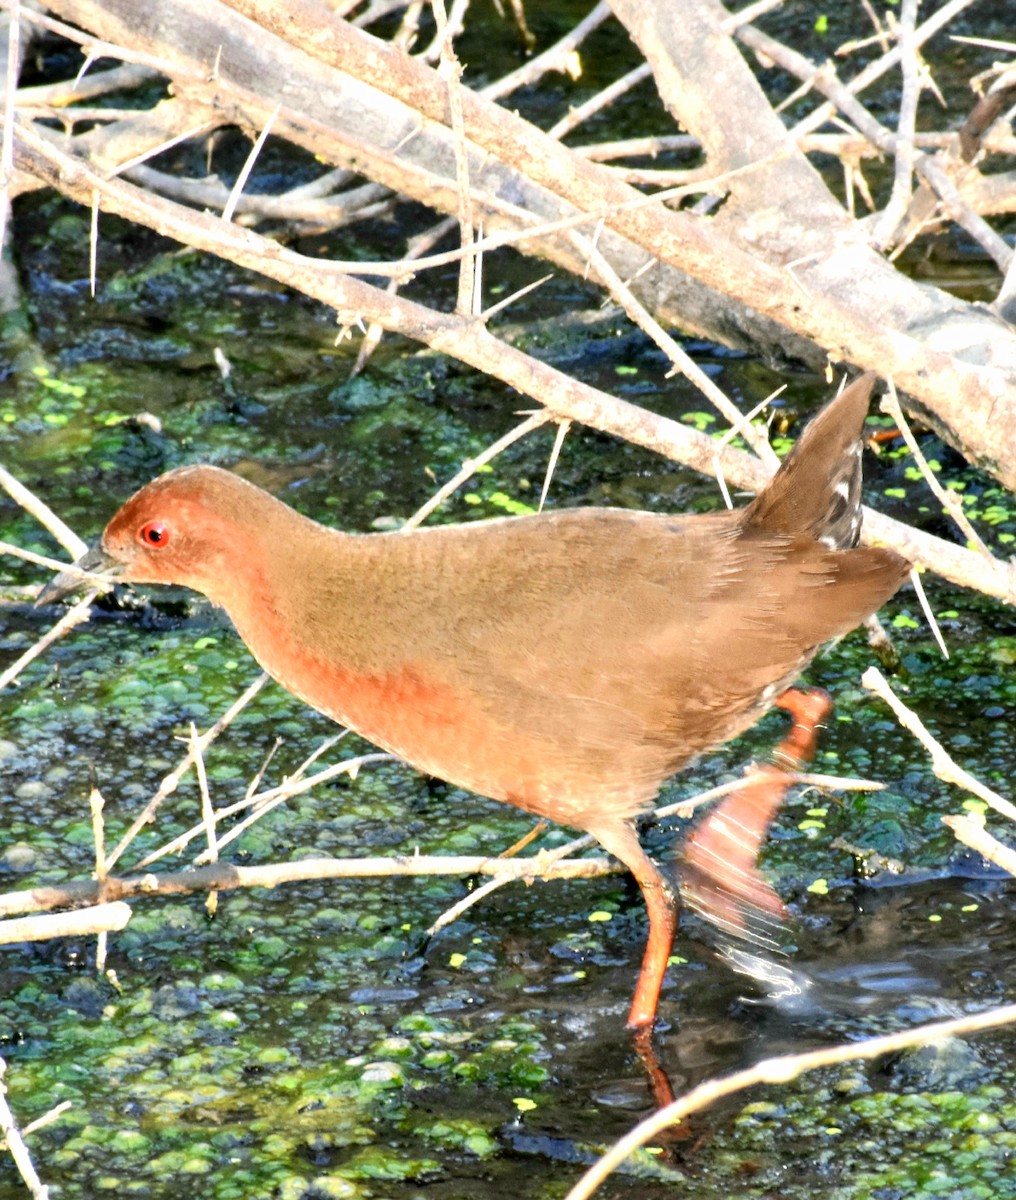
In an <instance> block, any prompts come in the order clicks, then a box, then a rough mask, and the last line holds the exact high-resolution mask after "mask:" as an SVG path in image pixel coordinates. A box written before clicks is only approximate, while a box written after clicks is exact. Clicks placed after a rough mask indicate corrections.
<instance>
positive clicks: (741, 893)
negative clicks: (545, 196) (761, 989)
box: [681, 688, 833, 943]
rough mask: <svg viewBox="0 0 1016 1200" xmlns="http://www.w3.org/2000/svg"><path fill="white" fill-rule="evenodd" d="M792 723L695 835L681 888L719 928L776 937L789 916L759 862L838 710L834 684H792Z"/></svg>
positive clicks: (784, 701) (788, 695) (781, 702)
mask: <svg viewBox="0 0 1016 1200" xmlns="http://www.w3.org/2000/svg"><path fill="white" fill-rule="evenodd" d="M776 704H777V705H778V706H779V707H780V708H783V709H786V710H787V712H789V713H790V715H791V717H792V718H793V722H794V723H793V725H792V726H791V728H790V730H789V732H788V733H787V734H786V736H785V737H784V738H783V739H782V741H781V742H780V743H779V745H778V746H777V747H776V750H775V751H774V754H773V758H774V761H773V762H771V763H765V764H763V765H762V766H758V767H755V768H754V769H753V770H752V771H751V772H750V773H749V774H748V776H747V777H746V779H745V781H744V785H743V786H742V787H741V788H739V789H738V790H737V791H736V792H733V793H732V794H731V795H729V796H728V797H727V798H726V799H725V800H723V801H722V802H721V803H720V804H719V805H718V806H717V807H716V808H714V809H713V811H712V812H711V813H709V815H708V816H707V817H706V818H705V819H704V820H703V821H702V822H701V823H700V824H699V825H697V826H696V827H695V828H694V829H693V830H692V831H691V833H690V834H689V835H688V838H687V841H686V842H685V845H684V851H683V855H682V857H683V868H682V871H681V894H682V897H683V898H684V900H685V902H686V903H687V904H688V905H690V906H691V907H692V908H694V909H695V910H696V911H697V912H699V913H700V914H701V915H702V916H704V917H705V918H706V919H707V920H708V921H711V922H712V923H713V924H714V925H717V926H718V927H719V928H720V929H723V930H725V931H726V932H728V933H732V934H734V935H736V936H739V937H748V938H749V939H750V940H752V941H761V942H767V943H774V938H773V937H772V936H771V932H775V931H776V929H777V928H778V926H779V924H780V922H781V921H782V920H783V919H784V918H785V917H786V909H785V908H784V906H783V901H782V900H781V899H780V898H779V896H778V895H777V894H776V892H775V891H774V890H773V888H772V885H771V884H770V883H769V882H768V880H766V879H765V877H764V876H763V875H762V874H761V872H760V871H759V869H758V856H759V851H760V850H761V847H762V843H763V841H764V840H765V837H766V834H767V833H768V832H769V827H770V825H771V824H772V822H773V819H774V818H775V816H776V814H777V813H778V812H779V810H780V807H781V806H782V804H783V801H784V799H785V798H786V794H787V791H788V789H789V788H790V786H791V783H792V780H791V778H790V775H791V773H793V772H795V771H797V770H799V769H800V767H801V766H803V765H804V764H806V763H808V762H810V761H811V759H812V758H814V756H815V750H816V747H817V743H818V731H819V729H820V727H821V726H822V723H823V722H824V721H825V719H826V717H828V715H829V713H830V712H831V711H832V707H833V706H832V700H831V699H830V698H829V694H828V692H824V691H822V690H821V689H819V688H807V689H805V688H790V689H789V690H787V691H786V692H784V693H783V695H781V696H780V697H779V699H778V700H777V701H776Z"/></svg>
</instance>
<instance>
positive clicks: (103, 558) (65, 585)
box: [35, 545, 124, 608]
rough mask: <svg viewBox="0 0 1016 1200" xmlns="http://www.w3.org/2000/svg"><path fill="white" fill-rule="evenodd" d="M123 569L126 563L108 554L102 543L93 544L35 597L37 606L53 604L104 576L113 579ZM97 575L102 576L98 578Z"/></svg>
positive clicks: (98, 581) (97, 581) (92, 584)
mask: <svg viewBox="0 0 1016 1200" xmlns="http://www.w3.org/2000/svg"><path fill="white" fill-rule="evenodd" d="M123 569H124V564H123V563H122V562H118V561H117V560H116V559H115V558H113V557H112V556H111V555H109V554H107V553H106V551H105V550H103V548H102V546H101V545H96V546H93V547H92V548H91V550H88V551H86V553H84V554H83V555H82V556H81V557H80V558H79V559H78V561H77V562H76V563H74V564H73V565H72V566H70V567H68V568H67V570H66V571H61V572H60V574H59V575H57V576H55V577H54V578H53V579H51V580H50V581H49V583H47V584H46V586H45V587H44V588H43V589H42V591H41V592H40V593H39V595H38V596H37V597H36V599H35V607H36V608H38V607H39V606H40V605H42V604H53V603H54V602H55V601H57V600H62V599H63V598H64V596H69V595H70V594H71V592H77V591H80V590H81V589H82V588H85V587H89V586H95V584H98V583H100V582H101V580H102V578H105V579H108V580H110V581H112V580H114V579H116V578H117V576H118V575H120V574H121V572H122V571H123ZM89 576H91V577H92V578H89ZM96 576H99V577H100V578H96Z"/></svg>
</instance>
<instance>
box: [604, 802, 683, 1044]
mask: <svg viewBox="0 0 1016 1200" xmlns="http://www.w3.org/2000/svg"><path fill="white" fill-rule="evenodd" d="M588 832H589V833H591V834H592V835H593V837H595V838H596V839H597V840H598V841H599V842H600V844H601V845H602V846H603V848H604V850H606V851H607V852H608V853H610V854H613V856H614V857H615V858H618V859H620V860H621V862H623V863H624V865H625V866H626V867H627V868H628V870H629V871H631V873H632V874H633V875H634V876H635V881H636V882H637V883H638V885H639V887H640V888H641V890H642V896H643V899H644V900H645V902H646V910H647V912H648V913H649V936H648V939H647V940H646V949H645V953H644V955H643V956H642V967H641V969H640V971H639V978H638V983H637V984H636V985H635V996H634V998H633V999H632V1002H631V1009H630V1010H629V1012H628V1028H629V1029H637V1030H642V1029H651V1028H652V1026H653V1022H654V1021H655V1020H656V1006H657V1004H658V1002H659V999H660V989H661V988H662V987H663V976H664V975H665V974H666V971H667V960H668V959H669V958H670V951H671V947H672V946H673V944H674V933H675V932H676V930H677V906H676V903H675V898H674V893H673V892H672V891H671V889H670V887H669V885H668V884H667V881H666V880H665V879H664V878H663V876H662V875H661V874H660V872H659V871H658V870H657V868H656V866H655V864H654V863H653V861H652V859H650V857H649V855H648V854H646V852H645V851H644V850H643V849H642V847H641V846H640V845H639V838H638V834H637V833H636V832H635V828H634V826H633V825H631V824H630V823H629V822H627V821H623V822H622V821H618V822H614V823H611V824H609V825H600V826H597V827H596V828H590V829H589V830H588Z"/></svg>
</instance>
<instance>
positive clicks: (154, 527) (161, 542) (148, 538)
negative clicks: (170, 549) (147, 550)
mask: <svg viewBox="0 0 1016 1200" xmlns="http://www.w3.org/2000/svg"><path fill="white" fill-rule="evenodd" d="M138 541H139V542H140V543H141V544H142V546H150V547H151V548H152V549H153V550H161V549H162V548H163V546H166V545H168V544H169V526H168V525H165V524H164V523H163V522H162V521H149V522H148V524H147V525H142V526H141V528H140V529H139V530H138Z"/></svg>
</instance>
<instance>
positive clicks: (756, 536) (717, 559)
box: [37, 374, 909, 1032]
mask: <svg viewBox="0 0 1016 1200" xmlns="http://www.w3.org/2000/svg"><path fill="white" fill-rule="evenodd" d="M874 382H875V378H874V376H873V375H872V374H867V375H864V376H862V377H860V378H859V379H857V380H855V381H854V382H853V383H852V384H850V385H849V386H847V387H846V388H844V389H843V390H842V391H841V392H840V394H839V396H838V397H837V398H835V399H834V400H832V401H831V402H830V403H829V404H827V405H826V406H825V407H824V408H823V409H822V410H821V411H820V412H819V414H818V415H817V416H816V417H814V418H813V419H812V421H811V422H810V423H809V424H808V426H807V427H806V429H805V430H804V432H803V434H802V435H801V437H800V438H799V439H798V441H797V443H796V445H795V446H794V448H793V449H792V450H791V452H790V453H789V455H788V456H787V457H786V458H785V459H784V461H783V462H782V464H781V466H780V467H779V469H778V471H777V473H776V474H775V475H774V476H773V477H772V478H771V479H770V480H769V482H768V483H766V484H765V486H764V487H763V488H762V489H761V490H760V491H759V492H758V494H757V495H756V496H755V498H754V499H753V500H751V501H750V502H749V503H748V504H747V505H745V506H743V507H741V508H737V509H729V510H719V511H716V512H711V513H701V514H674V513H666V512H664V513H655V512H641V511H630V510H624V509H618V508H606V507H580V508H573V509H561V510H557V511H551V512H542V513H536V514H530V515H524V516H513V517H505V518H498V519H492V520H485V521H478V522H472V523H467V524H449V525H440V526H432V527H424V528H419V529H413V530H407V531H393V532H383V533H378V532H372V533H350V532H343V531H340V530H337V529H334V528H329V527H326V526H324V525H321V524H319V523H317V522H315V521H313V520H311V519H309V518H308V517H306V516H303V515H301V514H299V513H297V512H296V511H295V510H294V509H292V508H291V507H289V506H288V505H287V504H285V503H284V502H283V501H281V500H279V499H277V498H275V497H274V496H272V495H270V494H269V493H268V492H266V491H264V490H262V489H260V488H258V487H256V486H254V485H253V484H251V483H249V482H247V481H245V480H244V479H242V478H240V477H239V476H237V475H235V474H233V473H231V472H229V471H226V470H224V469H221V468H219V467H216V466H209V465H191V466H183V467H178V468H176V469H174V470H171V471H168V472H167V473H165V474H163V475H160V476H159V477H158V478H156V479H154V480H153V481H152V482H150V483H148V484H146V485H145V486H144V487H142V488H141V489H140V490H139V491H138V492H136V493H135V494H134V495H133V496H131V497H130V499H128V500H127V501H126V503H124V504H123V506H122V507H121V508H120V509H119V511H118V512H116V514H115V515H114V516H113V517H112V519H111V520H110V521H109V523H108V524H107V526H106V528H105V530H104V532H103V534H102V536H101V539H100V541H99V543H98V544H97V545H96V547H95V548H94V549H93V550H92V551H90V552H89V553H87V554H86V555H85V556H83V557H82V558H81V559H80V560H79V561H78V562H77V564H75V566H76V568H77V571H74V570H71V571H65V572H64V573H62V574H60V575H58V576H57V577H56V578H54V579H53V580H52V581H51V582H50V583H49V585H48V586H47V587H46V588H45V589H44V590H43V591H42V593H41V594H40V596H39V598H38V600H37V603H38V604H45V603H51V602H53V601H54V600H56V599H59V598H61V597H62V596H64V595H67V594H69V593H70V592H71V591H73V590H75V589H77V588H79V587H80V586H81V575H80V571H88V572H92V573H98V574H101V575H104V576H106V577H108V578H110V579H116V580H119V581H123V582H129V583H144V584H173V585H183V586H186V587H188V588H191V589H193V590H195V591H197V592H200V593H203V594H204V595H205V596H206V597H207V598H208V599H209V600H211V601H212V602H213V603H214V604H216V605H219V606H221V607H222V608H223V609H224V610H225V611H226V613H227V614H228V616H229V618H230V619H231V620H232V622H233V624H234V626H235V627H236V630H237V632H238V633H239V635H240V637H241V638H242V639H243V641H244V642H245V643H246V645H247V647H248V649H249V650H250V652H251V654H252V655H253V657H254V658H255V659H256V660H257V661H258V662H259V663H260V664H261V666H262V667H263V668H264V669H265V670H266V671H267V672H268V674H269V675H271V676H272V677H273V678H274V679H276V680H277V681H278V682H279V683H280V684H281V685H282V686H283V687H284V688H286V689H287V690H288V691H290V692H291V693H293V694H294V695H295V696H297V697H298V698H299V699H300V700H302V701H303V702H304V703H306V704H307V705H309V706H310V707H311V708H313V709H316V710H318V711H319V712H321V713H324V714H325V715H326V716H328V717H330V718H332V719H333V720H334V721H336V722H338V723H339V724H340V725H343V726H347V727H348V728H350V729H352V730H355V731H356V732H357V733H358V734H360V735H361V736H362V737H364V738H365V739H366V740H368V741H370V742H373V743H374V744H376V745H377V746H379V747H381V748H383V749H384V750H387V751H389V752H390V753H392V754H393V755H395V756H397V757H398V758H400V759H403V760H404V761H405V762H407V763H409V764H411V765H412V766H413V767H415V768H417V769H418V770H420V771H422V772H425V773H426V774H428V775H431V776H436V777H437V778H439V779H442V780H445V781H447V782H449V783H451V784H453V785H456V786H457V787H461V788H464V789H467V790H468V791H471V792H474V793H479V794H480V795H483V796H488V797H491V798H493V799H494V800H499V801H503V802H505V803H507V804H510V805H514V806H515V807H516V808H519V809H522V810H524V811H526V812H528V813H531V814H535V815H537V816H539V817H541V818H549V819H551V820H553V821H555V822H557V823H559V824H563V825H566V826H571V827H574V828H577V829H580V830H583V831H585V832H587V833H589V834H591V835H592V836H593V837H594V838H596V839H597V840H598V841H599V843H600V844H601V845H602V847H603V848H604V849H605V850H606V851H607V852H609V853H610V854H611V855H613V856H614V857H616V858H617V859H619V860H620V862H621V863H622V864H624V865H625V866H626V867H627V868H628V869H629V870H630V872H631V873H632V875H633V876H634V877H635V880H636V882H637V883H638V885H639V888H640V889H641V892H642V895H643V897H644V900H645V905H646V909H647V912H648V917H649V931H648V937H647V942H646V949H645V952H644V956H643V961H642V965H641V969H640V972H639V978H638V983H637V986H636V989H635V995H634V998H633V1000H632V1004H631V1008H630V1011H629V1014H628V1026H629V1028H630V1029H632V1030H634V1031H636V1032H638V1031H644V1030H645V1029H647V1028H650V1029H651V1027H652V1026H653V1024H654V1022H655V1018H656V1012H657V1006H658V1001H659V996H660V991H661V988H662V984H663V981H664V974H665V971H666V966H667V960H668V958H669V955H670V953H671V949H672V944H673V939H674V935H675V931H676V924H677V902H676V897H675V895H674V892H673V890H672V888H671V887H670V884H669V882H668V880H667V878H666V877H665V875H664V873H663V872H662V871H661V870H660V869H659V868H658V867H657V865H656V864H655V863H654V862H653V860H652V859H651V858H650V857H649V855H648V854H647V853H646V851H645V850H644V849H643V848H642V846H641V844H640V840H639V835H638V831H637V824H636V820H637V818H638V817H639V816H640V814H642V813H644V812H645V811H646V810H647V809H648V808H650V807H651V805H652V802H653V800H654V798H655V796H656V794H657V792H658V790H659V788H660V786H661V784H662V783H663V782H664V781H665V780H666V779H668V778H669V777H670V776H671V775H673V774H675V773H676V772H677V771H679V770H681V769H682V768H683V767H685V766H686V765H687V764H688V763H689V762H691V761H692V760H693V759H694V758H696V757H697V756H698V755H700V754H702V753H703V752H704V751H706V750H708V749H710V748H711V747H715V746H717V745H719V744H721V743H724V742H726V741H729V740H730V739H731V738H733V737H735V736H736V735H737V734H739V733H741V732H742V731H743V730H745V729H746V728H748V727H749V726H750V725H752V724H753V723H754V722H755V721H757V720H758V719H759V718H760V717H761V716H762V715H763V713H764V712H766V711H767V710H768V709H769V708H770V707H771V706H772V705H773V704H774V703H777V702H780V699H781V696H782V695H783V694H784V692H785V690H786V689H788V688H789V687H790V685H792V684H793V683H794V681H795V680H796V679H797V677H798V676H799V675H800V673H801V672H802V670H803V669H804V668H805V667H806V665H807V664H808V662H809V661H810V660H811V659H812V658H813V657H814V656H815V654H816V653H817V652H818V651H819V650H820V649H821V648H822V646H823V645H825V644H826V643H827V642H829V641H831V640H833V639H836V638H839V637H841V636H842V635H844V634H846V633H848V632H849V631H850V630H852V629H853V628H854V627H855V626H857V625H858V624H859V623H861V622H862V621H863V620H865V619H866V618H867V617H868V616H869V615H870V614H871V613H872V612H874V611H875V610H876V609H878V608H879V607H880V606H881V605H882V604H883V603H884V602H885V601H886V600H887V599H889V597H891V596H892V595H893V593H895V591H896V590H897V588H898V587H899V586H900V584H901V583H902V581H903V579H904V578H905V576H906V574H907V571H908V569H909V564H908V563H907V562H906V560H905V559H903V558H902V557H901V556H900V555H898V554H896V553H895V552H894V551H892V550H890V549H886V548H879V547H869V546H861V545H859V544H858V538H859V533H860V526H861V508H860V492H861V449H862V441H861V434H862V427H863V423H864V420H865V417H866V414H867V411H868V406H869V399H870V395H871V392H872V388H873V385H874Z"/></svg>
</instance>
